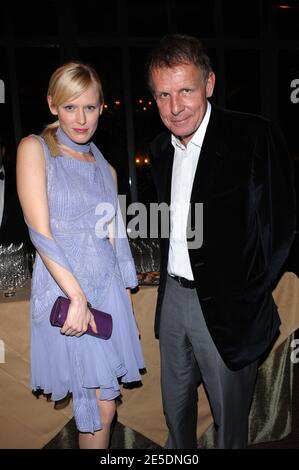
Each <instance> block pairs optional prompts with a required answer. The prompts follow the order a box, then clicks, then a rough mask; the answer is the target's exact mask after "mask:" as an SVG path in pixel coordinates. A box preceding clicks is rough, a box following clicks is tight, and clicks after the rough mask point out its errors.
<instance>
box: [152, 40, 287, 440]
mask: <svg viewBox="0 0 299 470" xmlns="http://www.w3.org/2000/svg"><path fill="white" fill-rule="evenodd" d="M148 79H149V86H150V88H151V90H152V93H153V96H154V98H155V100H156V103H157V106H158V110H159V113H160V117H161V119H162V121H163V123H164V124H165V126H166V128H167V131H165V132H163V133H162V134H160V135H159V136H158V137H157V138H156V139H155V140H154V141H153V142H152V143H151V145H150V154H151V163H152V170H153V175H154V179H155V183H156V187H157V193H158V201H159V203H162V202H163V203H167V204H168V205H171V206H170V207H171V210H170V234H169V236H166V237H164V238H161V278H160V285H159V291H158V301H157V310H156V321H155V332H156V336H157V337H159V340H160V352H161V382H162V398H163V408H164V413H165V417H166V422H167V426H168V429H169V438H168V443H167V447H168V448H176V449H180V448H196V445H197V443H196V424H197V387H198V385H199V384H200V383H201V382H203V383H204V386H205V388H206V391H207V394H208V397H209V401H210V404H211V408H212V412H213V417H214V421H215V424H216V429H217V431H218V432H217V446H218V448H244V447H246V446H247V438H248V414H249V410H250V404H251V400H252V396H253V390H254V383H255V379H256V372H257V367H258V363H259V359H260V358H261V357H262V356H264V354H265V352H266V351H267V350H268V349H269V347H270V346H271V344H272V343H273V341H274V339H275V338H276V337H277V335H278V334H279V325H280V319H279V315H278V312H277V308H276V305H275V303H274V301H273V298H272V287H273V286H274V285H275V283H276V282H277V279H278V277H279V275H280V273H281V268H282V265H283V263H284V261H285V260H286V258H287V255H288V253H289V249H290V246H291V244H292V241H293V237H294V232H295V200H294V190H293V180H292V172H291V163H290V160H289V157H288V153H287V150H286V147H285V143H284V140H283V138H282V136H281V134H280V131H279V130H278V129H277V128H276V127H275V126H274V125H273V124H272V123H271V122H269V121H268V120H266V119H264V118H261V117H258V116H254V115H249V114H245V113H237V112H233V111H228V110H225V109H221V108H219V107H216V106H214V105H211V104H210V103H209V102H208V100H207V98H209V97H211V96H212V93H213V89H214V84H215V75H214V73H213V71H212V68H211V65H210V60H209V57H208V56H207V54H206V52H205V50H204V48H203V46H202V44H201V43H200V41H199V40H197V39H196V38H192V37H188V36H182V35H173V36H168V37H166V38H163V39H162V41H161V42H160V44H159V45H158V46H157V48H156V49H155V50H154V51H153V52H152V53H151V55H150V57H149V60H148ZM189 203H190V205H189ZM197 203H202V204H203V243H202V245H201V246H199V245H198V244H197V245H198V246H195V245H196V244H195V245H194V243H193V242H194V240H191V239H190V238H189V239H188V236H187V234H188V233H189V234H191V233H192V234H194V233H195V235H196V234H198V233H199V232H200V230H202V227H200V226H199V225H198V220H199V219H197V218H196V205H197ZM187 207H188V209H186V208H187ZM188 215H189V218H188V219H187V216H188ZM163 222H164V226H165V221H163V220H162V223H163ZM189 222H190V223H189ZM187 227H189V230H187Z"/></svg>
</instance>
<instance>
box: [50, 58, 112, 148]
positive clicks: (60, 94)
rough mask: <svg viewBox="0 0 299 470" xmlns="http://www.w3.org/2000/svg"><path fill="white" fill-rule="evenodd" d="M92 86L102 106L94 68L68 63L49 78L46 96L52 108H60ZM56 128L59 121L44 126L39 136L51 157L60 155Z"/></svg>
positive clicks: (98, 81) (100, 85) (98, 78)
mask: <svg viewBox="0 0 299 470" xmlns="http://www.w3.org/2000/svg"><path fill="white" fill-rule="evenodd" d="M92 84H95V85H96V87H97V90H98V93H99V100H100V104H103V102H104V94H103V89H102V84H101V80H100V77H99V76H98V74H97V72H96V71H95V70H94V68H93V67H91V66H90V65H88V64H83V63H80V62H69V63H67V64H64V65H62V66H61V67H59V68H58V69H57V70H56V71H55V72H54V73H53V75H52V76H51V78H50V81H49V87H48V92H47V96H48V97H51V105H52V106H60V105H61V104H63V103H65V102H66V101H69V100H71V99H75V98H78V97H79V96H80V95H81V94H82V93H84V92H85V91H86V90H87V89H88V87H89V86H90V85H92ZM58 127H59V120H57V121H55V122H53V123H52V124H49V125H48V126H46V127H45V129H44V130H43V132H42V134H41V135H42V137H43V138H44V139H45V141H46V143H47V145H48V147H49V150H50V153H51V155H52V156H53V157H56V156H57V155H59V153H60V151H59V148H58V142H57V139H56V131H57V129H58Z"/></svg>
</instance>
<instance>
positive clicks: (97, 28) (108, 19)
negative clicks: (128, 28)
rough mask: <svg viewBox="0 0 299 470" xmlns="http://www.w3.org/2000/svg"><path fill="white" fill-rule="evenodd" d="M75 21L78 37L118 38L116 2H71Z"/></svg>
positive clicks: (86, 0)
mask: <svg viewBox="0 0 299 470" xmlns="http://www.w3.org/2000/svg"><path fill="white" fill-rule="evenodd" d="M72 8H74V9H75V15H74V16H75V18H76V20H77V33H78V36H89V37H98V36H118V35H119V28H118V24H119V21H118V10H117V2H116V0H109V1H105V2H99V0H85V1H84V3H81V2H76V3H75V2H73V6H72Z"/></svg>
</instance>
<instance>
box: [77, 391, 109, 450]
mask: <svg viewBox="0 0 299 470" xmlns="http://www.w3.org/2000/svg"><path fill="white" fill-rule="evenodd" d="M96 395H97V399H98V404H99V411H100V415H101V421H102V429H101V430H100V431H96V432H95V433H94V434H91V433H82V432H79V447H80V449H108V446H109V440H110V428H111V423H112V421H113V418H114V415H115V410H116V406H115V400H100V390H99V389H97V390H96Z"/></svg>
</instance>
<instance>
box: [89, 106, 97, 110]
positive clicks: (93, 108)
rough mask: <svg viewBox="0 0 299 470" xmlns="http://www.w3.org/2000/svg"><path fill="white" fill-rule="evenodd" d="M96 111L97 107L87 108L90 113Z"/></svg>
mask: <svg viewBox="0 0 299 470" xmlns="http://www.w3.org/2000/svg"><path fill="white" fill-rule="evenodd" d="M95 109H96V107H95V106H87V110H88V111H94V110H95Z"/></svg>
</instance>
